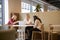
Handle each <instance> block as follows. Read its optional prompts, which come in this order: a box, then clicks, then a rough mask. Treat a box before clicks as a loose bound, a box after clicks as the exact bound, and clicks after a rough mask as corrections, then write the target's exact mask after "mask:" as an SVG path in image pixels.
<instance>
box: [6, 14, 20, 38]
mask: <svg viewBox="0 0 60 40" xmlns="http://www.w3.org/2000/svg"><path fill="white" fill-rule="evenodd" d="M10 16H11V17H10V19H9V21H8V23H7V25H8V27H9V29H11V28H14V29H15V30H16V31H17V29H18V27H17V26H15V27H12V26H11V25H18V23H19V13H11V15H10ZM17 37H18V33H17V32H16V38H17Z"/></svg>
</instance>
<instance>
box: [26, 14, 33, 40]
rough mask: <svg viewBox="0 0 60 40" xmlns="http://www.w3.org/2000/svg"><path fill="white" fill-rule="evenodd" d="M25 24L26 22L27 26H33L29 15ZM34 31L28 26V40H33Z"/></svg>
mask: <svg viewBox="0 0 60 40" xmlns="http://www.w3.org/2000/svg"><path fill="white" fill-rule="evenodd" d="M25 22H26V23H25V24H26V25H31V24H32V22H31V19H30V15H29V14H26V19H25ZM32 29H33V26H27V27H26V28H25V33H26V34H27V37H28V38H27V40H31V34H32Z"/></svg>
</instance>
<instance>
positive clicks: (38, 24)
mask: <svg viewBox="0 0 60 40" xmlns="http://www.w3.org/2000/svg"><path fill="white" fill-rule="evenodd" d="M34 23H35V27H34V28H33V31H41V25H42V21H41V19H40V18H39V17H37V16H36V15H35V16H34Z"/></svg>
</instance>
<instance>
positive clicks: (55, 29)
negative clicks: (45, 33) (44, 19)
mask: <svg viewBox="0 0 60 40" xmlns="http://www.w3.org/2000/svg"><path fill="white" fill-rule="evenodd" d="M49 26H50V37H49V40H60V39H59V38H60V30H59V29H60V25H53V24H50V25H49Z"/></svg>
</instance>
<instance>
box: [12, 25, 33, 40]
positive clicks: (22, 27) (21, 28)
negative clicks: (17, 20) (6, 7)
mask: <svg viewBox="0 0 60 40" xmlns="http://www.w3.org/2000/svg"><path fill="white" fill-rule="evenodd" d="M12 26H13V27H15V26H18V28H19V30H18V32H19V40H25V28H26V27H27V26H33V27H34V25H12Z"/></svg>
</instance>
